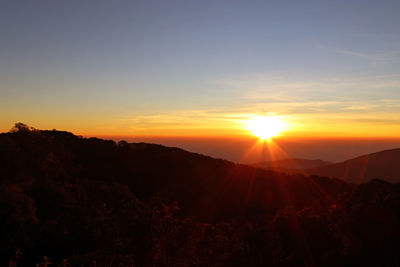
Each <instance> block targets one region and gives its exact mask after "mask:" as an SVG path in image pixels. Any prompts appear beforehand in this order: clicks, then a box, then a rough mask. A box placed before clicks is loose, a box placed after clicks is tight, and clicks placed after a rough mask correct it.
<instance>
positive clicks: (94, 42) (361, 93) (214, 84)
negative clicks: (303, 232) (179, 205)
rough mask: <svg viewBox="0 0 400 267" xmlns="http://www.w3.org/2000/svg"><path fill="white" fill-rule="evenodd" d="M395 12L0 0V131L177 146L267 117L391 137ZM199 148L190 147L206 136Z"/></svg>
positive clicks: (354, 4)
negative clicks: (22, 128)
mask: <svg viewBox="0 0 400 267" xmlns="http://www.w3.org/2000/svg"><path fill="white" fill-rule="evenodd" d="M399 12H400V3H399V2H398V1H387V0H386V1H335V2H331V1H329V2H328V1H304V2H302V3H301V4H300V3H298V2H293V1H251V2H243V1H218V2H215V1H132V2H130V1H115V2H109V1H84V2H82V1H65V2H63V1H57V2H54V1H40V2H33V1H18V2H17V1H3V2H2V3H1V4H0V33H1V36H2V37H1V38H2V42H0V59H1V60H0V94H1V95H0V96H1V97H0V114H1V115H0V131H1V132H5V131H8V130H9V129H10V127H12V125H13V124H14V123H15V122H18V121H21V122H24V123H27V124H28V125H31V126H34V127H37V128H40V129H53V128H56V129H60V130H67V131H71V132H73V133H75V134H79V135H84V136H114V137H117V138H118V137H120V138H125V139H135V138H136V140H139V139H140V138H142V139H146V138H147V139H146V140H149V141H154V142H155V141H157V140H159V138H160V137H162V138H164V140H167V139H168V138H169V139H170V140H169V141H168V140H167V141H165V143H166V144H167V143H168V142H169V143H171V142H172V143H173V142H174V140H177V139H176V138H177V137H179V138H181V141H180V142H178V143H177V144H178V145H182V146H183V147H184V148H185V142H186V141H185V138H188V137H196V138H198V140H203V139H210V138H217V139H218V138H225V139H226V140H228V139H230V138H231V139H232V138H233V139H235V138H242V137H243V138H244V139H246V140H244V141H243V142H244V143H245V142H251V140H252V139H253V136H252V134H251V133H249V131H248V129H246V127H244V124H245V122H246V121H247V120H249V119H252V118H253V117H254V116H264V115H269V116H279V117H280V118H281V119H282V121H284V122H285V123H286V124H287V127H286V128H285V130H284V131H282V133H281V134H280V137H279V138H280V139H281V140H284V139H285V138H286V140H291V139H296V138H323V137H324V138H325V137H326V138H356V139H357V138H366V139H368V140H375V141H374V142H375V143H377V144H378V143H379V145H378V147H379V148H387V147H389V145H387V142H386V141H385V140H387V139H391V140H395V141H393V142H394V144H393V142H392V143H391V145H390V147H392V146H394V145H396V144H398V143H397V141H396V140H398V139H397V138H398V137H399V136H400V74H399V73H400V72H399V71H400V33H399V30H398V25H400V17H399V16H398V14H399ZM155 136H157V138H158V139H157V138H155ZM279 138H277V139H279ZM382 140H383V141H382ZM351 142H353V141H351ZM351 142H350V143H351ZM371 142H372V141H371ZM226 143H227V145H226V146H225V148H226V149H228V148H229V146H231V145H230V144H232V143H229V141H226ZM350 143H349V144H350ZM228 144H229V145H228ZM208 145H209V144H208V143H207V142H203V143H202V144H199V145H194V144H192V147H196V146H198V147H199V146H203V147H204V148H205V149H203V150H204V151H206V152H207V151H211V152H212V151H216V147H218V146H215V145H216V144H215V143H214V147H207V146H208ZM186 147H187V146H186ZM219 147H220V148H222V147H221V146H219ZM321 147H322V146H321V145H320V146H319V148H321ZM189 148H190V146H189ZM330 148H334V145H332V146H330ZM247 149H249V148H248V147H247ZM374 149H377V147H376V148H374ZM228 150H229V149H228ZM317 150H318V149H317ZM370 150H371V149H370ZM372 150H373V149H372ZM231 151H232V150H231ZM310 151H311V150H310ZM357 151H359V152H360V153H361V151H368V152H370V151H369V150H368V149H367V148H365V146H364V148H362V149H359V150H357ZM286 152H287V153H288V154H295V155H301V153H297V154H296V153H293V152H291V151H290V149H289V150H288V151H286ZM219 153H220V154H221V153H222V152H219ZM224 153H225V152H224ZM232 153H234V152H232ZM243 153H245V150H243V151H241V152H240V153H239V152H237V153H236V154H233V155H232V156H230V157H229V155H228V156H227V158H230V159H232V160H234V159H240V157H242V156H243ZM341 153H342V152H341ZM345 153H347V154H348V153H349V152H348V151H345V150H344V151H343V153H342V154H340V153H336V154H335V152H332V154H331V155H327V156H326V157H325V158H323V159H326V160H329V159H330V160H339V158H340V159H342V158H344V157H345ZM339 154H340V155H339ZM356 154H357V153H356ZM213 155H217V156H218V155H219V154H218V153H217V152H216V153H214V154H213ZM223 155H225V154H223ZM307 155H308V156H309V158H310V157H313V156H319V155H318V153H315V151H311V152H310V153H309V154H307ZM307 155H306V156H307Z"/></svg>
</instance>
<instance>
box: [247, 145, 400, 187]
mask: <svg viewBox="0 0 400 267" xmlns="http://www.w3.org/2000/svg"><path fill="white" fill-rule="evenodd" d="M253 166H256V167H259V168H263V169H270V170H275V171H281V172H284V173H289V174H294V173H301V174H309V175H318V176H325V177H331V178H339V179H341V180H344V181H346V182H349V183H356V184H359V183H364V182H368V181H371V180H372V179H381V180H385V181H388V182H391V183H400V148H398V149H391V150H384V151H380V152H376V153H371V154H367V155H363V156H359V157H356V158H354V159H349V160H346V161H343V162H340V163H329V162H325V161H322V160H306V159H285V160H279V161H272V162H263V163H257V164H254V165H253Z"/></svg>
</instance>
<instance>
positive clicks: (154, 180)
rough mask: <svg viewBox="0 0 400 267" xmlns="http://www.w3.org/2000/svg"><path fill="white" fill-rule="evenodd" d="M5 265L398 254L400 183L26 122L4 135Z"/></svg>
mask: <svg viewBox="0 0 400 267" xmlns="http://www.w3.org/2000/svg"><path fill="white" fill-rule="evenodd" d="M0 179H1V181H0V183H1V186H0V218H1V221H0V224H1V225H0V235H1V236H2V238H1V240H0V249H1V251H2V252H3V253H2V254H1V258H0V260H1V262H0V266H7V265H9V264H14V265H13V266H15V264H16V265H17V266H34V265H35V264H36V263H40V264H46V262H49V261H51V262H54V263H56V264H61V266H63V265H64V266H69V265H68V264H72V266H80V264H85V266H94V264H97V265H98V266H265V265H274V266H287V265H294V264H296V265H297V266H298V265H304V266H312V265H324V266H337V265H344V264H351V265H361V264H362V265H376V264H379V265H384V264H387V265H391V264H396V263H399V261H398V256H397V254H396V253H397V250H396V248H397V244H398V240H399V238H400V229H399V227H398V226H399V225H400V187H399V185H397V184H390V183H387V182H383V181H380V180H372V181H371V182H369V183H367V184H362V185H353V184H347V183H344V182H342V181H340V180H337V179H330V178H323V177H317V176H311V177H307V176H301V175H284V174H280V173H275V172H272V171H265V170H261V169H257V168H252V167H249V166H244V165H238V164H234V163H231V162H228V161H225V160H220V159H213V158H210V157H207V156H203V155H199V154H194V153H190V152H187V151H184V150H181V149H178V148H168V147H164V146H161V145H154V144H144V143H136V144H128V143H126V142H119V143H115V142H114V141H110V140H101V139H97V138H82V137H78V136H75V135H73V134H72V133H68V132H61V131H56V130H51V131H43V130H36V129H34V128H30V127H28V126H26V125H24V124H16V126H15V127H14V128H13V129H12V130H11V131H10V132H8V133H3V134H0Z"/></svg>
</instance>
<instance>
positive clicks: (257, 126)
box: [246, 116, 286, 140]
mask: <svg viewBox="0 0 400 267" xmlns="http://www.w3.org/2000/svg"><path fill="white" fill-rule="evenodd" d="M246 128H247V129H248V130H249V131H250V132H251V133H252V134H253V135H255V136H258V137H259V138H260V139H262V140H269V139H271V138H272V137H275V136H278V135H279V134H280V133H281V132H282V131H283V130H284V129H285V128H286V124H285V122H284V121H283V120H282V119H281V118H280V117H278V116H255V117H252V118H251V119H249V120H248V121H246Z"/></svg>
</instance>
